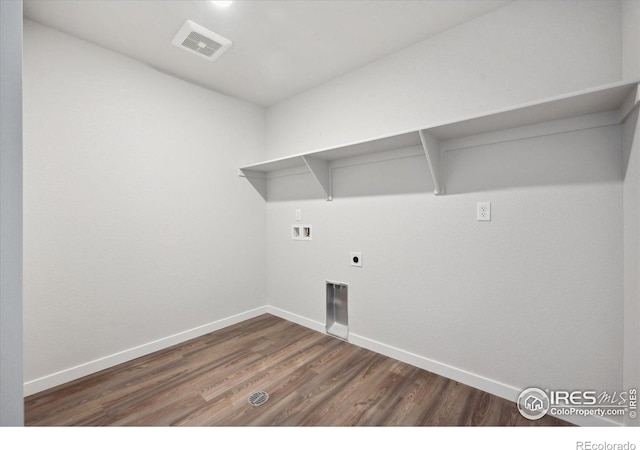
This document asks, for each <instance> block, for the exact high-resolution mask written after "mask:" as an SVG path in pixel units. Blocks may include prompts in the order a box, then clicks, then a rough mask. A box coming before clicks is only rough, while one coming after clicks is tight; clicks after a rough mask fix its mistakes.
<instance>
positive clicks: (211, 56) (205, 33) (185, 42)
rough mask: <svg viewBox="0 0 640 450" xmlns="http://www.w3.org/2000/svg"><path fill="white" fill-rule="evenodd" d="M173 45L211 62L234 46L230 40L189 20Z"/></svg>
mask: <svg viewBox="0 0 640 450" xmlns="http://www.w3.org/2000/svg"><path fill="white" fill-rule="evenodd" d="M171 43H172V44H173V45H175V46H177V47H180V48H182V49H184V50H187V51H189V52H191V53H195V54H196V55H198V56H202V57H203V58H205V59H207V60H209V61H215V60H216V59H218V58H219V57H220V55H222V54H223V53H224V52H225V51H227V49H228V48H229V47H231V45H232V44H233V43H232V42H231V41H230V40H229V39H227V38H225V37H222V36H220V35H219V34H216V33H214V32H213V31H211V30H207V29H206V28H205V27H203V26H201V25H198V24H197V23H195V22H192V21H191V20H187V21H186V22H185V23H184V25H182V28H180V30H179V31H178V33H177V34H176V35H175V37H174V38H173V40H172V41H171Z"/></svg>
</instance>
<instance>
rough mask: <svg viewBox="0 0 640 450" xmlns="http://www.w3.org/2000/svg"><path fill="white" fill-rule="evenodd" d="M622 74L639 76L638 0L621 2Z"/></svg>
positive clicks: (626, 77)
mask: <svg viewBox="0 0 640 450" xmlns="http://www.w3.org/2000/svg"><path fill="white" fill-rule="evenodd" d="M622 76H623V78H625V79H638V78H640V1H638V0H623V2H622Z"/></svg>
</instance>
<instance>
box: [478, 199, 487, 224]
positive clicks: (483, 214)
mask: <svg viewBox="0 0 640 450" xmlns="http://www.w3.org/2000/svg"><path fill="white" fill-rule="evenodd" d="M476 220H478V221H480V222H490V221H491V202H478V205H477V209H476Z"/></svg>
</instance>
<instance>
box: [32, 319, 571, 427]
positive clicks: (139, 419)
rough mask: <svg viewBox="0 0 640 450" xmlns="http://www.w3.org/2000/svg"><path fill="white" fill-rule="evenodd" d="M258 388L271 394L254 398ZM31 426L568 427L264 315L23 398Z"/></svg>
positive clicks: (383, 357)
mask: <svg viewBox="0 0 640 450" xmlns="http://www.w3.org/2000/svg"><path fill="white" fill-rule="evenodd" d="M255 391H266V392H268V393H269V395H270V398H269V401H268V402H267V403H265V404H264V405H262V406H258V407H254V406H251V405H249V404H248V401H247V398H248V397H249V395H250V394H251V393H253V392H255ZM25 422H26V424H27V425H30V426H48V425H51V426H79V425H84V426H106V425H113V426H267V425H268V426H355V425H364V426H374V425H375V426H433V425H445V426H454V425H491V426H498V425H517V426H520V425H536V426H555V425H568V424H567V423H566V422H563V421H561V420H558V419H555V418H552V417H549V416H547V417H544V418H542V419H540V420H537V421H529V420H527V419H525V418H523V417H522V416H521V415H520V414H519V413H518V410H517V408H516V405H515V404H514V403H512V402H509V401H506V400H504V399H501V398H499V397H496V396H494V395H491V394H487V393H485V392H482V391H479V390H477V389H474V388H471V387H469V386H465V385H463V384H460V383H457V382H455V381H452V380H449V379H447V378H443V377H441V376H439V375H435V374H433V373H430V372H427V371H425V370H422V369H418V368H416V367H413V366H410V365H408V364H405V363H402V362H399V361H397V360H394V359H391V358H388V357H386V356H382V355H379V354H377V353H374V352H371V351H369V350H365V349H362V348H359V347H356V346H354V345H351V344H349V343H347V342H343V341H340V340H338V339H335V338H332V337H329V336H326V335H324V334H322V333H318V332H316V331H313V330H309V329H307V328H304V327H302V326H299V325H297V324H293V323H291V322H287V321H285V320H283V319H280V318H277V317H274V316H271V315H268V314H265V315H262V316H259V317H257V318H255V319H251V320H248V321H245V322H242V323H240V324H237V325H233V326H231V327H227V328H224V329H222V330H219V331H216V332H214V333H211V334H208V335H205V336H202V337H200V338H196V339H193V340H191V341H188V342H185V343H183V344H180V345H177V346H174V347H171V348H169V349H166V350H162V351H160V352H156V353H153V354H151V355H148V356H145V357H142V358H139V359H136V360H134V361H130V362H128V363H125V364H121V365H119V366H116V367H113V368H110V369H107V370H104V371H101V372H98V373H96V374H93V375H90V376H87V377H85V378H82V379H79V380H76V381H73V382H71V383H67V384H65V385H63V386H59V387H56V388H53V389H50V390H48V391H44V392H40V393H38V394H35V395H32V396H30V397H27V398H26V399H25Z"/></svg>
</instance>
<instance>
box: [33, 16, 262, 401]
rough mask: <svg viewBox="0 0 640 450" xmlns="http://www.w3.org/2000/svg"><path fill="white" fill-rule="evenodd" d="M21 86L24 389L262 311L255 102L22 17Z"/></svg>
mask: <svg viewBox="0 0 640 450" xmlns="http://www.w3.org/2000/svg"><path fill="white" fill-rule="evenodd" d="M24 91H25V94H24V133H25V134H24V136H25V142H24V144H25V148H24V327H25V339H24V340H25V349H24V352H25V381H26V382H27V391H28V392H33V391H35V390H38V389H42V388H44V387H48V385H51V384H56V383H57V382H62V381H66V378H69V377H71V378H72V377H74V376H78V375H83V374H84V372H90V371H92V370H95V369H96V368H101V365H102V366H108V365H110V364H113V363H114V362H120V361H119V359H123V358H124V359H126V357H128V356H136V355H138V354H139V353H144V352H145V351H147V350H153V349H155V348H157V345H156V344H157V343H156V344H154V345H155V346H154V345H150V346H146V347H144V345H145V344H148V343H150V342H152V341H156V340H158V339H163V338H167V337H170V336H172V335H174V334H177V333H182V332H184V331H186V330H192V329H194V328H197V327H201V326H205V327H204V328H202V329H198V330H194V331H192V332H191V333H187V334H185V335H181V336H183V337H190V336H193V334H194V333H198V332H204V330H210V329H211V326H209V327H207V326H206V325H207V324H211V323H214V324H215V323H217V322H216V321H220V320H222V319H227V318H230V317H233V316H234V315H237V314H240V313H244V312H247V311H250V310H253V309H255V308H258V307H263V305H264V304H265V293H264V292H265V283H266V282H265V256H266V255H265V249H266V247H265V235H264V229H265V205H264V201H263V200H262V198H261V197H260V196H259V195H258V194H257V193H256V192H255V191H254V190H253V189H252V188H251V186H250V185H249V184H248V183H246V181H245V180H243V179H241V178H239V177H238V176H237V167H239V166H240V165H241V164H242V163H244V162H245V161H246V159H247V158H250V159H253V160H256V159H261V158H262V157H263V152H264V134H263V129H264V111H263V110H262V109H261V108H259V107H257V106H253V105H251V104H248V103H245V102H242V101H238V100H235V99H232V98H229V97H225V96H222V95H219V94H216V93H213V92H211V91H208V90H205V89H202V88H200V87H196V86H194V85H191V84H188V83H185V82H183V81H180V80H177V79H174V78H171V77H169V76H166V75H163V74H161V73H159V72H156V71H154V70H153V69H151V68H149V67H147V66H144V65H142V64H140V63H138V62H135V61H133V60H130V59H128V58H125V57H123V56H120V55H118V54H115V53H112V52H110V51H107V50H105V49H102V48H100V47H97V46H94V45H91V44H89V43H87V42H84V41H81V40H79V39H76V38H74V37H71V36H69V35H66V34H62V33H59V32H56V31H54V30H52V29H50V28H46V27H43V26H41V25H38V24H36V23H34V22H31V21H26V23H25V36H24ZM175 340H176V338H175V337H173V338H172V339H169V341H163V342H164V344H166V343H167V342H169V343H170V342H174V341H175ZM136 346H143V347H142V348H137V349H136V348H135V347H136ZM131 349H133V350H131ZM127 351H128V352H127ZM119 352H125V354H124V356H123V354H121V353H119ZM113 355H115V356H113ZM110 356H111V357H110ZM100 358H106V360H100ZM96 360H97V362H96ZM83 364H87V366H83ZM59 371H62V374H56V372H59ZM42 377H44V380H39V379H40V378H42Z"/></svg>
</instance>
